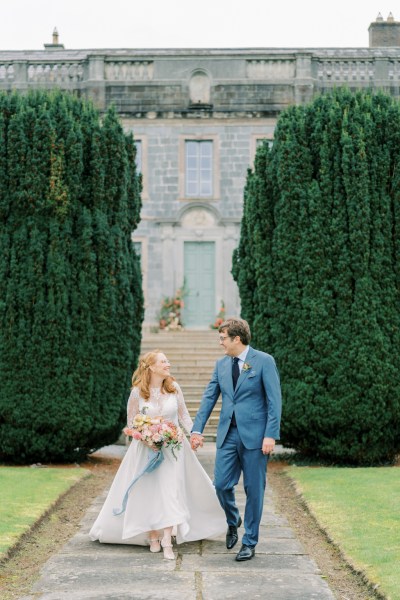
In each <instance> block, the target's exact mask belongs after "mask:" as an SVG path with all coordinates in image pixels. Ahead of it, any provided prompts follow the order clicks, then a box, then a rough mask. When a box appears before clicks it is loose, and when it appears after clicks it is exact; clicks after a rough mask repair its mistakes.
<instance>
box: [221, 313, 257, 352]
mask: <svg viewBox="0 0 400 600" xmlns="http://www.w3.org/2000/svg"><path fill="white" fill-rule="evenodd" d="M218 331H219V332H220V333H221V332H225V331H226V334H227V335H228V336H229V337H230V338H234V337H236V336H237V335H238V336H239V337H240V341H241V342H242V344H244V345H245V346H248V345H249V344H250V339H251V333H250V327H249V324H248V322H247V321H245V320H244V319H236V318H234V317H230V318H229V319H226V321H224V322H223V323H221V325H220V326H219V328H218Z"/></svg>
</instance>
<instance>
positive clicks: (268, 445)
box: [261, 438, 275, 454]
mask: <svg viewBox="0 0 400 600" xmlns="http://www.w3.org/2000/svg"><path fill="white" fill-rule="evenodd" d="M274 448H275V440H274V439H273V438H264V439H263V445H262V448H261V450H262V453H263V454H272V452H273V450H274Z"/></svg>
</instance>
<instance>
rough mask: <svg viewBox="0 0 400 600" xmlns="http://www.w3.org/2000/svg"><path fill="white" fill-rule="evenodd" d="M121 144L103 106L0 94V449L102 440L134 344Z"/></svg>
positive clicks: (73, 451) (69, 452)
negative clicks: (103, 113) (100, 112)
mask: <svg viewBox="0 0 400 600" xmlns="http://www.w3.org/2000/svg"><path fill="white" fill-rule="evenodd" d="M139 211H140V182H139V176H138V175H137V174H136V171H135V164H134V146H133V142H132V139H131V136H127V135H125V134H124V132H123V130H122V127H121V125H120V124H119V122H118V119H117V116H116V114H115V112H114V111H110V113H109V114H108V115H106V116H105V118H104V121H103V123H101V122H100V118H99V115H98V113H97V112H96V110H95V109H94V108H93V106H92V105H91V104H89V103H86V102H83V101H81V100H78V99H77V98H75V97H73V96H71V95H69V94H64V93H61V92H57V93H47V92H36V93H32V94H28V95H27V96H18V95H16V94H15V95H10V96H6V95H1V96H0V218H1V232H0V249H1V251H2V254H1V260H0V384H1V389H0V456H1V457H2V458H3V459H4V460H7V461H12V462H15V463H27V462H35V461H40V462H45V461H46V462H47V461H73V460H78V459H80V458H81V457H82V456H85V455H86V454H87V453H88V452H90V451H91V450H94V449H97V448H99V447H101V446H103V445H104V444H108V443H112V442H113V441H115V439H116V438H117V437H118V435H119V432H120V430H121V426H122V424H123V422H124V413H125V406H126V398H127V393H128V390H129V379H130V376H131V373H132V370H133V368H134V366H135V364H136V359H137V355H138V352H139V347H140V331H141V323H142V318H143V299H142V292H141V275H140V269H139V268H138V261H137V257H136V256H135V253H134V249H133V244H132V242H131V233H132V230H133V229H134V228H135V227H136V226H137V223H138V220H139Z"/></svg>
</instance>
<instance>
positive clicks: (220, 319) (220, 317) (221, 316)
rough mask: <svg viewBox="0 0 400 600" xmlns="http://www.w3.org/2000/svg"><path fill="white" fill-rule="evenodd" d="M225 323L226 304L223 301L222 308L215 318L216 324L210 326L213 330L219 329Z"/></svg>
mask: <svg viewBox="0 0 400 600" xmlns="http://www.w3.org/2000/svg"><path fill="white" fill-rule="evenodd" d="M224 321H225V303H224V301H223V300H221V308H220V309H219V313H218V314H217V316H216V317H215V321H214V323H212V324H211V325H210V327H211V329H218V328H219V326H220V325H221V323H223V322H224Z"/></svg>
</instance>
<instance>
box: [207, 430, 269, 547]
mask: <svg viewBox="0 0 400 600" xmlns="http://www.w3.org/2000/svg"><path fill="white" fill-rule="evenodd" d="M267 462H268V456H267V455H264V454H263V453H262V451H261V448H257V449H256V450H248V449H247V448H245V447H244V446H243V444H242V440H241V439H240V435H239V431H238V429H237V427H234V426H231V427H230V428H229V431H228V433H227V436H226V438H225V440H224V443H223V445H222V447H221V448H217V455H216V459H215V474H214V485H215V490H216V492H217V496H218V499H219V502H220V504H221V506H222V508H223V509H224V511H225V514H226V521H227V523H228V525H236V524H237V522H238V520H239V511H238V508H237V506H236V502H235V490H234V487H235V485H237V483H238V481H239V478H240V473H241V472H243V484H244V490H245V493H246V508H245V513H244V528H245V534H244V536H243V539H242V544H246V546H251V547H254V546H255V545H256V544H257V542H258V532H259V527H260V521H261V516H262V511H263V504H264V491H265V484H266V479H267Z"/></svg>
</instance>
